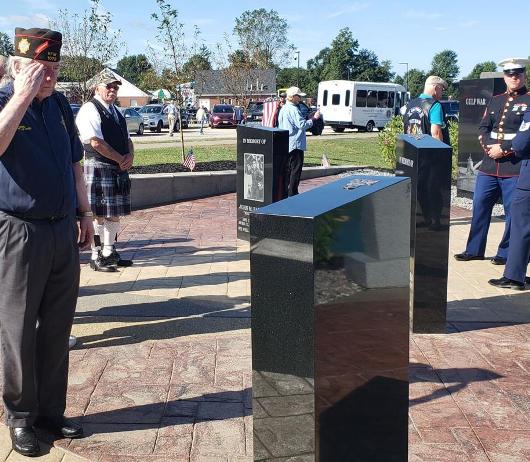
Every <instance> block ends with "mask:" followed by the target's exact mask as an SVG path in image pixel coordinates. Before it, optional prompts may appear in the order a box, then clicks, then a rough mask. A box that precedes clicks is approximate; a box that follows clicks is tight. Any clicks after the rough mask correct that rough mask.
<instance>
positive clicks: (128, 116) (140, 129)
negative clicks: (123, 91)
mask: <svg viewBox="0 0 530 462" xmlns="http://www.w3.org/2000/svg"><path fill="white" fill-rule="evenodd" d="M120 111H121V113H122V114H123V116H124V117H125V122H127V130H128V131H129V133H136V134H137V135H143V134H144V118H143V117H142V116H141V115H140V114H138V112H137V111H135V110H134V109H132V108H130V107H129V108H120Z"/></svg>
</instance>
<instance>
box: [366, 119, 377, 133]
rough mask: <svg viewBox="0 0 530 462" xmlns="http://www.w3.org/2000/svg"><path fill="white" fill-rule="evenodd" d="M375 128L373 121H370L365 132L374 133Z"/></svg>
mask: <svg viewBox="0 0 530 462" xmlns="http://www.w3.org/2000/svg"><path fill="white" fill-rule="evenodd" d="M374 128H375V124H374V122H373V121H372V120H370V121H369V122H368V123H367V124H366V127H365V130H366V131H367V132H373V131H374Z"/></svg>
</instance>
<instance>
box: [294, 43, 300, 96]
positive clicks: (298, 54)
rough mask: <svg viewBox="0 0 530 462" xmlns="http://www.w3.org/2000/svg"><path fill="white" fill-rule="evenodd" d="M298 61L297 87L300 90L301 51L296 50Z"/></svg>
mask: <svg viewBox="0 0 530 462" xmlns="http://www.w3.org/2000/svg"><path fill="white" fill-rule="evenodd" d="M295 53H296V58H295V59H296V60H297V67H296V86H297V87H298V88H300V50H296V51H295Z"/></svg>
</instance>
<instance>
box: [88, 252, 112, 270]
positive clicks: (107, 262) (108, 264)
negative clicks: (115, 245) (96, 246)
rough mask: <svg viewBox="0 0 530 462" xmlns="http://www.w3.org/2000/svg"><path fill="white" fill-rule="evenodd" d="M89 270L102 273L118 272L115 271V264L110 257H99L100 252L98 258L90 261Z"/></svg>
mask: <svg viewBox="0 0 530 462" xmlns="http://www.w3.org/2000/svg"><path fill="white" fill-rule="evenodd" d="M90 268H92V269H93V270H94V271H102V272H104V273H114V272H116V271H118V270H117V269H116V262H115V261H114V260H113V259H111V258H110V257H104V256H103V255H101V252H100V253H99V255H98V258H96V259H95V260H90Z"/></svg>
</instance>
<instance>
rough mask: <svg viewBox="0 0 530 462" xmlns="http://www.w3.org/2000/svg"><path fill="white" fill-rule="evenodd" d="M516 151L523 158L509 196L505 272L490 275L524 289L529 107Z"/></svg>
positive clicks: (529, 243)
mask: <svg viewBox="0 0 530 462" xmlns="http://www.w3.org/2000/svg"><path fill="white" fill-rule="evenodd" d="M512 148H513V150H514V151H515V155H516V156H517V157H519V158H521V159H522V162H521V173H520V175H519V179H518V180H517V186H516V189H515V192H514V193H513V198H512V234H511V237H510V250H509V252H508V260H507V262H506V268H505V269H504V275H503V277H502V278H500V279H490V280H489V281H488V282H489V283H490V284H491V285H494V286H496V287H501V288H509V289H516V290H523V289H524V288H525V280H526V268H527V266H528V261H529V259H530V109H527V111H526V113H525V115H524V117H523V123H522V124H521V127H520V128H519V131H518V132H517V136H516V137H515V138H514V140H513V142H512Z"/></svg>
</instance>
